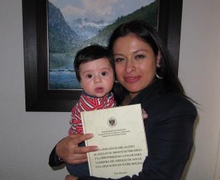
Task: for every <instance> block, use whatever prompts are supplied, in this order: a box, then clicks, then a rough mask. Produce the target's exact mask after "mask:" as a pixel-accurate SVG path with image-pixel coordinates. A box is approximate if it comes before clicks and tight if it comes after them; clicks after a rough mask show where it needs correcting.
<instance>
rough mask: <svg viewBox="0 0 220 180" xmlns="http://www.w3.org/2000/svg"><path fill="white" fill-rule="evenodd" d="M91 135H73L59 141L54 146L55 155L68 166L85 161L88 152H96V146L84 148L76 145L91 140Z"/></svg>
mask: <svg viewBox="0 0 220 180" xmlns="http://www.w3.org/2000/svg"><path fill="white" fill-rule="evenodd" d="M92 137H93V134H83V135H82V134H74V135H69V136H67V137H65V138H64V139H62V140H61V141H59V142H58V143H57V145H56V154H57V155H58V157H60V158H61V159H62V160H63V161H64V162H66V163H68V164H81V163H83V162H86V161H87V155H86V153H88V152H93V151H97V150H98V147H97V146H84V147H79V146H78V144H79V143H81V142H83V141H85V140H87V139H91V138H92Z"/></svg>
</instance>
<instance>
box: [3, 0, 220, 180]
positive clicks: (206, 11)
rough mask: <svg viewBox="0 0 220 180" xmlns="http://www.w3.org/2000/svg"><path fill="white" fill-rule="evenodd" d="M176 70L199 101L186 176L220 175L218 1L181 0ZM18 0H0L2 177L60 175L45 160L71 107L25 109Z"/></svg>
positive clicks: (217, 179)
mask: <svg viewBox="0 0 220 180" xmlns="http://www.w3.org/2000/svg"><path fill="white" fill-rule="evenodd" d="M183 1H184V2H183V20H182V39H181V48H180V67H179V69H180V70H179V76H180V78H181V80H182V82H183V84H184V86H185V88H186V91H187V93H188V95H189V96H191V97H192V98H193V99H195V100H196V101H197V102H198V103H200V109H199V120H198V123H197V126H196V134H195V150H194V153H193V154H192V155H193V156H192V159H191V162H190V163H189V167H188V168H189V171H188V173H186V174H185V176H186V179H187V180H220V174H219V172H220V158H219V156H220V155H218V153H220V151H219V149H220V148H219V135H220V134H219V132H220V94H219V92H220V80H219V77H220V71H219V69H220V23H219V18H220V11H219V9H220V1H219V0H209V1H207V0H183ZM21 2H22V1H21V0H5V1H3V0H1V1H0V162H1V163H0V179H4V180H15V179H18V180H30V179H36V180H38V179H39V180H44V179H45V180H48V179H53V180H61V179H64V175H65V174H66V170H61V171H56V172H55V171H52V170H51V169H50V167H49V166H48V165H47V163H48V155H49V153H50V151H51V149H52V147H53V146H54V144H55V143H56V142H57V141H58V140H59V139H61V138H62V137H63V136H65V135H66V130H67V128H68V126H69V125H68V120H69V118H70V113H60V112H59V113H52V112H25V96H24V61H23V35H22V6H21Z"/></svg>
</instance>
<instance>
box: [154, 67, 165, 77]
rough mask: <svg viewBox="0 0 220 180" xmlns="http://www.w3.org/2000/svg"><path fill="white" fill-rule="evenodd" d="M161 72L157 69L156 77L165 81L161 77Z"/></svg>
mask: <svg viewBox="0 0 220 180" xmlns="http://www.w3.org/2000/svg"><path fill="white" fill-rule="evenodd" d="M159 72H160V68H159V67H158V68H157V69H156V73H155V76H156V77H157V79H163V77H162V76H160V75H159V74H161V73H159Z"/></svg>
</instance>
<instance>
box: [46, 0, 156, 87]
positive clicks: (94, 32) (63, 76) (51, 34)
mask: <svg viewBox="0 0 220 180" xmlns="http://www.w3.org/2000/svg"><path fill="white" fill-rule="evenodd" d="M86 2H87V3H86ZM100 2H102V3H100ZM74 3H75V4H74ZM96 3H98V4H96ZM157 16H158V1H157V0H145V1H143V0H135V1H134V0H108V1H100V0H90V1H80V0H78V1H72V0H65V1H59V0H49V1H48V42H49V43H48V45H49V48H48V49H49V52H48V53H49V58H48V64H49V69H48V73H49V84H48V87H49V89H52V90H65V89H67V90H69V89H74V90H77V89H80V86H79V83H78V82H77V80H76V77H75V73H74V69H73V61H74V56H75V53H76V52H77V51H78V50H79V49H81V48H83V47H85V46H88V45H89V44H92V43H99V44H101V45H107V41H108V38H109V36H110V34H111V33H112V32H113V30H114V29H115V28H116V27H117V26H118V25H119V24H121V23H123V22H126V21H130V20H133V19H143V20H146V21H147V22H148V23H149V24H150V25H151V26H153V27H155V28H157Z"/></svg>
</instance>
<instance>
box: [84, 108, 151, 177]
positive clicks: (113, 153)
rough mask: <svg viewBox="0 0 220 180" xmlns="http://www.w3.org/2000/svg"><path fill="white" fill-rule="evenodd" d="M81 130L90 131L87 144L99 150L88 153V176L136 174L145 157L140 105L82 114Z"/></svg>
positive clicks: (144, 139)
mask: <svg viewBox="0 0 220 180" xmlns="http://www.w3.org/2000/svg"><path fill="white" fill-rule="evenodd" d="M81 117H82V123H83V129H84V133H93V134H94V137H93V138H92V139H89V140H87V141H86V142H85V143H86V146H91V145H97V146H98V147H99V150H98V151H96V152H90V153H88V154H87V156H88V163H89V171H90V175H91V176H97V177H105V178H120V177H123V176H132V175H134V174H138V173H139V172H140V171H141V169H142V165H143V161H144V159H145V157H146V156H147V153H148V152H147V143H146V136H145V130H144V123H143V118H142V110H141V105H140V104H135V105H127V106H120V107H114V108H109V109H102V110H94V111H84V112H82V113H81Z"/></svg>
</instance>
